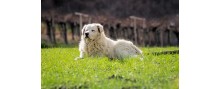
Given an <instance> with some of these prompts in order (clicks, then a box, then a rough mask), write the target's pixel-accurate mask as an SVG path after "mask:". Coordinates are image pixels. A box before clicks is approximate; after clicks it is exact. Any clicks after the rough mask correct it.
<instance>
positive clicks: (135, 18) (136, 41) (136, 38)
mask: <svg viewBox="0 0 220 89" xmlns="http://www.w3.org/2000/svg"><path fill="white" fill-rule="evenodd" d="M130 18H131V19H133V21H134V22H133V27H134V38H135V44H138V36H137V26H136V23H137V20H141V21H143V24H142V26H143V28H145V26H146V25H145V18H140V17H136V16H130Z"/></svg>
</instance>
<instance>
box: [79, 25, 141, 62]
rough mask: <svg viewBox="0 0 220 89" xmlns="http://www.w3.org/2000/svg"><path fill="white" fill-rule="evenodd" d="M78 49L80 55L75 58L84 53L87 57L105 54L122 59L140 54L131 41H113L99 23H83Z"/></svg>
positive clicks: (81, 56) (111, 57)
mask: <svg viewBox="0 0 220 89" xmlns="http://www.w3.org/2000/svg"><path fill="white" fill-rule="evenodd" d="M79 51H80V56H79V57H77V58H75V60H77V59H80V58H83V57H84V55H85V54H87V55H88V56H89V57H96V56H99V57H100V56H107V57H108V58H109V59H124V58H127V57H134V56H137V55H142V51H141V50H140V49H139V48H138V47H136V46H135V45H134V44H133V43H132V42H131V41H127V40H123V39H120V40H116V41H115V40H112V39H110V38H108V37H106V36H105V33H104V29H103V26H102V25H101V24H99V23H92V24H87V25H84V27H83V29H82V35H81V41H80V43H79Z"/></svg>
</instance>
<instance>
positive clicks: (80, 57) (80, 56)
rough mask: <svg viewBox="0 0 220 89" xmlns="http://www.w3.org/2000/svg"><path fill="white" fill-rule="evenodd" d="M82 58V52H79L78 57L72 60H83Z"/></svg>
mask: <svg viewBox="0 0 220 89" xmlns="http://www.w3.org/2000/svg"><path fill="white" fill-rule="evenodd" d="M83 57H84V52H83V51H80V55H79V57H76V58H75V59H74V60H78V59H83Z"/></svg>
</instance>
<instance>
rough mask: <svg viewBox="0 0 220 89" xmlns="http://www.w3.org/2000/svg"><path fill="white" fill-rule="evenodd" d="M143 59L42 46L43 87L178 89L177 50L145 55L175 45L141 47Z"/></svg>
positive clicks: (174, 48) (166, 49) (53, 88)
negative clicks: (81, 54) (81, 55)
mask: <svg viewBox="0 0 220 89" xmlns="http://www.w3.org/2000/svg"><path fill="white" fill-rule="evenodd" d="M141 49H142V51H143V53H144V60H143V61H141V60H140V59H139V58H130V59H125V60H113V61H111V60H108V58H106V57H100V58H88V57H86V58H84V59H81V60H77V61H75V60H74V58H75V57H78V56H79V51H78V48H47V49H41V88H42V89H51V88H52V89H59V88H61V89H65V88H68V89H69V88H70V89H79V88H89V89H122V88H123V89H139V88H141V89H142V88H144V89H178V87H179V54H172V55H158V56H155V55H147V54H148V53H151V52H160V51H168V50H178V49H179V48H178V47H164V48H161V47H150V48H141Z"/></svg>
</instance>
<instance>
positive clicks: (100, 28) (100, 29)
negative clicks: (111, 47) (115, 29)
mask: <svg viewBox="0 0 220 89" xmlns="http://www.w3.org/2000/svg"><path fill="white" fill-rule="evenodd" d="M97 29H98V31H99V33H101V32H104V29H103V26H102V25H101V24H97Z"/></svg>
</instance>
